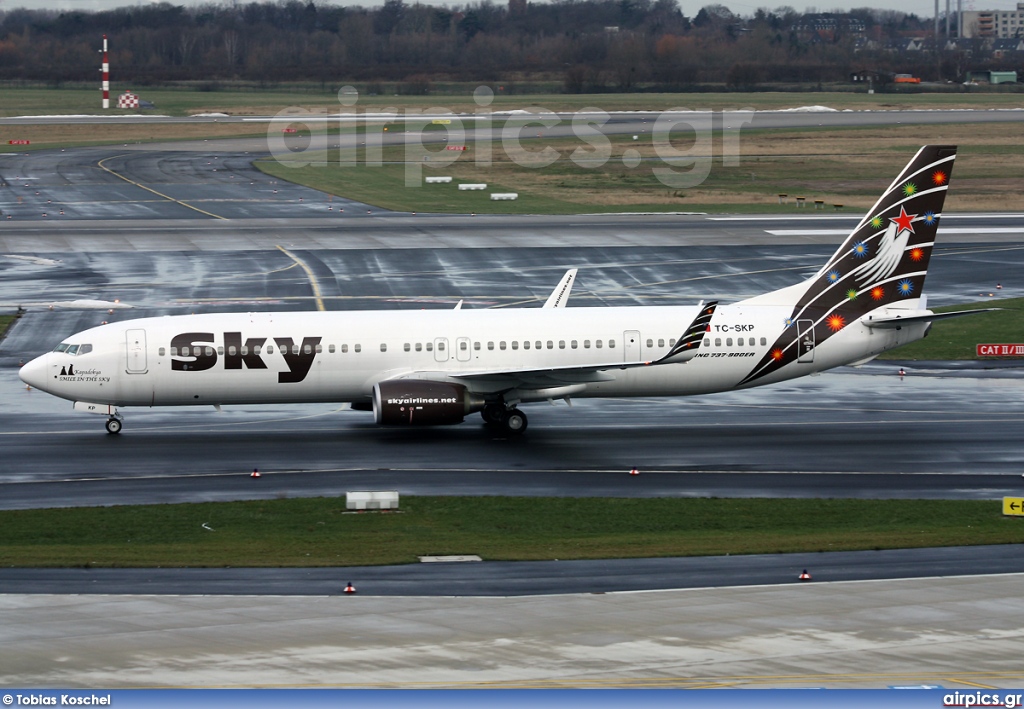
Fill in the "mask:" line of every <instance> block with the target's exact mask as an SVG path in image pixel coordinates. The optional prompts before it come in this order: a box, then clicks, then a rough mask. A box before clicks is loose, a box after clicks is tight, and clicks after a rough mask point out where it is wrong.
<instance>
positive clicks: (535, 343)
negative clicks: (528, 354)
mask: <svg viewBox="0 0 1024 709" xmlns="http://www.w3.org/2000/svg"><path fill="white" fill-rule="evenodd" d="M542 344H543V343H542V342H541V341H540V340H537V341H536V342H534V343H533V346H534V349H538V350H539V349H541V345H542Z"/></svg>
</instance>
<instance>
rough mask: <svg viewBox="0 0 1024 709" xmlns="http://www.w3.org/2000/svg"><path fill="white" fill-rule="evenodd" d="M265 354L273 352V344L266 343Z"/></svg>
mask: <svg viewBox="0 0 1024 709" xmlns="http://www.w3.org/2000/svg"><path fill="white" fill-rule="evenodd" d="M256 354H259V352H257V353H256ZM267 354H274V346H273V345H267Z"/></svg>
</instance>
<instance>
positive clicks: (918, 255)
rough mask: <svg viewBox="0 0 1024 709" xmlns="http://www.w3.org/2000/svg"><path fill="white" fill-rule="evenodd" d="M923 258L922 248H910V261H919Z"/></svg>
mask: <svg viewBox="0 0 1024 709" xmlns="http://www.w3.org/2000/svg"><path fill="white" fill-rule="evenodd" d="M923 258H924V249H920V248H917V247H915V248H913V249H911V250H910V260H911V261H920V260H921V259H923Z"/></svg>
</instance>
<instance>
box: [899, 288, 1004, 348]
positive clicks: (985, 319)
mask: <svg viewBox="0 0 1024 709" xmlns="http://www.w3.org/2000/svg"><path fill="white" fill-rule="evenodd" d="M972 308H1002V310H999V311H996V312H992V313H982V314H980V315H966V316H964V317H962V318H953V319H951V320H940V321H939V322H936V323H934V324H933V325H932V329H931V331H930V332H929V333H928V337H926V338H925V339H923V340H918V341H917V342H911V343H910V344H908V345H904V346H903V347H898V348H897V349H894V350H890V351H888V352H886V353H885V354H883V355H882V356H881V357H879V359H895V360H932V361H935V360H965V359H986V360H988V359H1020V358H1019V357H1017V358H1007V357H984V358H980V357H977V355H976V349H975V345H978V344H982V343H1000V342H1024V298H1007V299H1005V300H996V299H995V298H993V299H992V300H987V301H982V302H980V303H970V304H968V305H951V306H946V307H942V308H934V309H933V310H934V311H935V312H937V313H945V312H951V311H953V310H970V309H972Z"/></svg>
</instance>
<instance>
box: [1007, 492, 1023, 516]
mask: <svg viewBox="0 0 1024 709" xmlns="http://www.w3.org/2000/svg"><path fill="white" fill-rule="evenodd" d="M1003 514H1004V515H1009V516H1012V517H1024V497H1004V498H1003Z"/></svg>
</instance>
